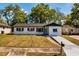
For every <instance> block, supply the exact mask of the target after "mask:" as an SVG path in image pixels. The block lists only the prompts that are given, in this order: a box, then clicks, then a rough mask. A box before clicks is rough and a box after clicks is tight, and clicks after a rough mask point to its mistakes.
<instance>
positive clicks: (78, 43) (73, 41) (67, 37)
mask: <svg viewBox="0 0 79 59" xmlns="http://www.w3.org/2000/svg"><path fill="white" fill-rule="evenodd" d="M63 37H64V38H66V39H67V40H69V41H71V42H72V43H74V44H76V45H79V40H77V39H74V38H72V37H69V36H68V35H63Z"/></svg>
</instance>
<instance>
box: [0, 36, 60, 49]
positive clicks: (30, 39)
mask: <svg viewBox="0 0 79 59" xmlns="http://www.w3.org/2000/svg"><path fill="white" fill-rule="evenodd" d="M0 46H2V47H24V48H59V46H58V45H56V44H55V43H52V42H50V41H49V40H48V39H47V37H46V36H33V35H0Z"/></svg>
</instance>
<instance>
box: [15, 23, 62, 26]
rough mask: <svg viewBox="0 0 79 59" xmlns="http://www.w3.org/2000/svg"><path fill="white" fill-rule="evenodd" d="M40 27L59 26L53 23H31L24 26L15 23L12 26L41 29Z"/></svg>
mask: <svg viewBox="0 0 79 59" xmlns="http://www.w3.org/2000/svg"><path fill="white" fill-rule="evenodd" d="M41 26H61V25H59V24H55V23H49V24H46V23H44V24H43V23H31V24H26V23H19V24H18V23H17V24H15V25H14V27H41Z"/></svg>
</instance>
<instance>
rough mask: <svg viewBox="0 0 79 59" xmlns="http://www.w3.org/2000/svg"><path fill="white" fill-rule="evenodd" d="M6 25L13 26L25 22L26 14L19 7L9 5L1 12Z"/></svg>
mask: <svg viewBox="0 0 79 59" xmlns="http://www.w3.org/2000/svg"><path fill="white" fill-rule="evenodd" d="M3 14H4V17H5V18H6V20H7V24H8V25H11V26H13V25H14V24H16V23H24V22H25V21H26V20H27V14H26V13H25V12H24V11H23V10H22V9H21V8H20V7H19V5H16V4H15V5H12V4H11V5H9V6H7V7H6V8H5V9H4V10H3Z"/></svg>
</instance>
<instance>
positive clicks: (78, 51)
mask: <svg viewBox="0 0 79 59" xmlns="http://www.w3.org/2000/svg"><path fill="white" fill-rule="evenodd" d="M52 38H54V39H55V40H56V41H58V42H59V43H61V42H63V44H64V45H65V46H64V47H63V50H64V52H65V53H66V55H67V56H79V46H77V45H76V44H74V43H72V42H70V41H68V40H67V39H65V38H63V37H61V36H52Z"/></svg>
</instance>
